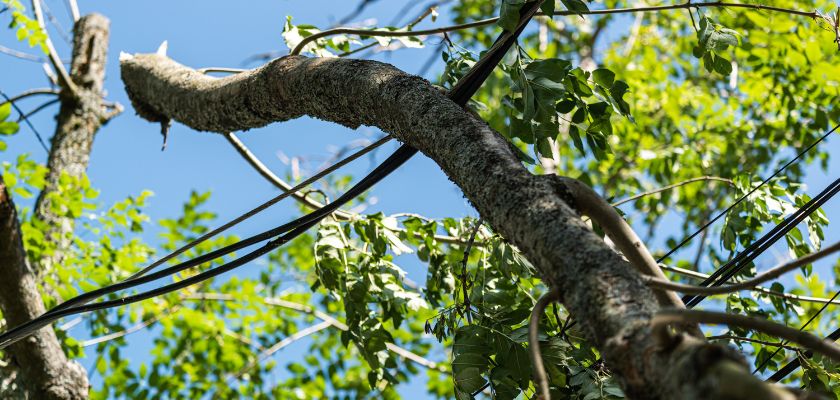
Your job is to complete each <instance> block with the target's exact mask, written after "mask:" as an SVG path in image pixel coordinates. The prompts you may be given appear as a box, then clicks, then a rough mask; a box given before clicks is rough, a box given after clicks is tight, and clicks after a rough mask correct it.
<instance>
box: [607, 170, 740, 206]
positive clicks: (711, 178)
mask: <svg viewBox="0 0 840 400" xmlns="http://www.w3.org/2000/svg"><path fill="white" fill-rule="evenodd" d="M700 181H718V182H726V183H728V184H730V185H733V184H734V182H732V179H727V178H721V177H718V176H700V177H697V178H691V179H687V180H684V181H682V182H677V183H673V184H670V185H668V186H663V187H661V188H658V189H654V190H650V191H647V192H643V193H639V194H636V195H633V196H630V197H628V198H626V199H621V200H619V201H616V202H615V203H612V206H613V207H618V206H620V205H622V204H624V203H628V202H631V201H633V200H636V199H640V198H642V197H645V196H650V195H652V194H657V193H662V192H665V191H668V190H671V189H674V188H678V187H680V186H685V185H688V184H689V183H694V182H700Z"/></svg>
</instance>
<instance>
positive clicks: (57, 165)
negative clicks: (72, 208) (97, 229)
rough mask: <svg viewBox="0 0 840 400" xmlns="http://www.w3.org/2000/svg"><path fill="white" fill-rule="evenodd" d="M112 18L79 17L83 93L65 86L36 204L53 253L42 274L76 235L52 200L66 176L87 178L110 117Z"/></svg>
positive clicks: (76, 51) (73, 74)
mask: <svg viewBox="0 0 840 400" xmlns="http://www.w3.org/2000/svg"><path fill="white" fill-rule="evenodd" d="M108 26H109V21H108V19H107V18H105V17H103V16H102V15H99V14H90V15H86V16H84V17H82V18H80V19H79V21H78V22H77V23H76V25H75V28H74V30H73V59H72V63H71V67H70V79H71V80H72V81H73V83H75V85H76V88H77V93H69V91H67V90H62V93H61V108H60V111H59V114H58V123H57V124H56V127H55V134H54V135H53V138H52V146H51V147H50V154H49V159H48V161H47V168H48V169H49V172H48V173H47V177H46V185H45V187H44V190H43V191H41V193H40V194H39V195H38V199H37V200H36V202H35V217H36V218H38V219H40V220H41V221H44V222H46V223H47V226H48V227H49V228H48V231H47V232H46V234H45V237H46V239H47V240H48V241H49V242H50V244H51V245H52V246H49V247H50V248H53V249H54V252H53V254H51V255H49V256H48V257H44V259H43V260H38V261H37V264H38V265H37V268H38V272H39V273H42V272H48V271H51V270H52V269H53V268H54V267H55V266H57V265H59V264H61V258H62V257H61V254H62V253H63V251H64V249H66V248H67V246H68V245H69V244H70V240H71V239H72V233H73V226H74V221H73V218H70V217H68V216H67V215H66V213H65V212H63V210H55V209H54V208H55V207H53V201H52V198H53V197H54V196H60V194H59V192H58V191H59V180H60V178H61V176H62V175H64V174H66V175H68V176H70V177H73V178H80V177H82V176H84V174H85V171H86V170H87V166H88V161H89V160H90V151H91V146H92V145H93V137H94V135H95V134H96V132H97V131H98V130H99V128H100V127H101V126H102V124H103V123H104V122H106V120H107V118H108V116H107V114H106V112H105V108H104V105H103V96H102V95H103V91H102V90H103V85H104V82H105V62H106V56H107V51H108V32H109V31H108V29H109V28H108Z"/></svg>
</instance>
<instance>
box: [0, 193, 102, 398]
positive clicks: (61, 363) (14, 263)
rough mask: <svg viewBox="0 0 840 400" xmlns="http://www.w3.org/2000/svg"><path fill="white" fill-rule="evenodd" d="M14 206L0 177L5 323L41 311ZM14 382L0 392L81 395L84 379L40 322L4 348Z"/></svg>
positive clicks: (0, 299)
mask: <svg viewBox="0 0 840 400" xmlns="http://www.w3.org/2000/svg"><path fill="white" fill-rule="evenodd" d="M25 257H26V255H25V253H24V250H23V241H22V239H21V234H20V225H19V223H18V218H17V212H16V210H15V205H14V203H12V199H11V198H10V197H9V194H8V192H7V191H6V185H5V183H4V182H3V181H2V178H1V177H0V275H2V279H0V309H2V310H3V318H5V320H6V323H7V324H8V325H12V326H14V325H18V324H22V323H24V322H27V321H29V320H31V319H33V318H35V317H37V316H39V315H41V314H43V313H44V311H45V308H44V301H43V300H42V299H41V294H40V292H39V291H38V286H37V285H36V284H35V274H33V273H32V271H31V270H30V269H29V266H28V265H27V264H26V258H25ZM9 355H10V357H11V362H10V365H9V366H8V367H7V368H4V371H3V373H4V374H14V375H16V376H15V378H16V379H15V380H14V381H13V382H14V383H12V384H13V385H16V386H17V387H3V388H0V395H2V396H3V398H30V399H61V400H69V399H84V398H87V391H88V381H87V376H86V374H85V371H84V369H83V368H82V366H81V365H79V364H77V363H75V362H72V361H69V360H67V357H65V355H64V352H63V351H62V350H61V345H60V344H59V342H58V338H56V336H55V332H54V331H53V330H52V328H51V327H45V328H42V329H41V330H39V331H38V332H36V333H35V334H33V335H32V336H29V337H28V338H26V339H24V340H21V341H20V342H18V343H15V344H13V345H12V346H10V348H9Z"/></svg>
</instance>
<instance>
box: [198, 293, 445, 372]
mask: <svg viewBox="0 0 840 400" xmlns="http://www.w3.org/2000/svg"><path fill="white" fill-rule="evenodd" d="M184 298H185V299H187V300H216V301H236V298H235V297H233V296H231V295H228V294H223V293H195V294H191V295H188V296H186V297H184ZM262 300H263V303H265V304H268V305H271V306H276V307H282V308H288V309H290V310H295V311H300V312H302V313H305V314H309V315H312V316H314V317H315V318H318V319H320V320H321V321H324V322H326V323H329V324H330V325H332V326H334V327H335V328H336V329H338V330H341V331H346V330H348V329H350V328H349V327H348V326H347V325H346V324H344V323H343V322H341V321H339V320H337V319H335V318H333V317H332V316H331V315H329V314H326V313H324V312H322V311H320V310H318V309H317V308H314V307H311V306H309V305H306V304H300V303H295V302H291V301H287V300H283V299H279V298H274V297H266V298H263V299H262ZM385 347H386V348H387V349H388V350H389V351H391V352H393V353H394V354H396V355H398V356H400V357H403V358H405V359H407V360H409V361H412V362H414V363H416V364H418V365H421V366H424V367H426V368H429V369H435V370H438V371H439V372H443V373H449V371H448V370H447V369H446V368H444V367H442V366H441V365H440V364H438V363H436V362H434V361H431V360H428V359H426V358H424V357H422V356H420V355H419V354H417V353H414V352H412V351H410V350H408V349H405V348H403V347H400V346H397V345H396V344H394V343H386V344H385Z"/></svg>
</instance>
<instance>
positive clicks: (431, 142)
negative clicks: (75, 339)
mask: <svg viewBox="0 0 840 400" xmlns="http://www.w3.org/2000/svg"><path fill="white" fill-rule="evenodd" d="M121 70H122V78H123V81H124V83H125V86H126V91H127V92H128V94H129V97H130V98H131V99H132V102H133V104H134V107H135V110H136V111H137V112H138V114H139V115H140V116H141V117H144V118H146V119H148V120H150V121H154V122H165V121H168V120H170V119H174V120H176V121H179V122H181V123H184V124H186V125H188V126H190V127H192V128H194V129H197V130H203V131H212V132H219V133H223V132H229V131H238V130H245V129H251V128H256V127H260V126H264V125H267V124H269V123H272V122H277V121H285V120H289V119H293V118H297V117H300V116H303V115H309V116H311V117H315V118H319V119H323V120H327V121H332V122H336V123H339V124H341V125H344V126H347V127H350V128H356V127H358V126H360V125H372V126H376V127H378V128H380V129H382V130H383V131H385V132H388V133H389V134H391V135H392V136H394V137H396V138H397V139H399V140H401V141H403V142H406V143H408V144H410V145H412V146H414V147H415V148H417V149H419V150H420V151H421V152H423V153H424V154H425V155H427V156H429V157H430V158H432V159H433V160H434V161H436V162H437V163H438V165H439V166H440V167H441V168H442V169H443V171H444V172H445V173H446V174H447V175H448V176H449V178H450V179H452V180H453V181H454V182H455V183H456V184H457V185H458V186H459V187H460V188H461V189H462V190H463V192H464V194H465V196H466V197H467V198H468V199H469V200H470V201H471V202H472V204H473V205H474V206H475V207H476V209H477V210H478V211H479V213H480V214H481V216H482V217H483V218H484V220H485V221H487V222H488V223H489V224H490V226H492V227H493V228H494V229H495V230H496V231H497V232H499V233H500V234H502V235H503V236H504V237H505V238H507V239H508V240H510V241H511V242H512V243H513V244H515V245H516V246H517V247H518V248H519V249H521V250H522V252H523V253H524V254H525V255H526V257H527V258H528V259H529V260H530V261H531V262H532V263H533V264H534V266H535V267H536V268H537V269H538V270H539V273H540V274H541V277H542V279H543V280H544V281H545V282H546V284H548V285H549V286H552V287H557V288H558V289H559V290H560V292H561V293H562V294H563V299H562V301H563V303H564V304H565V305H566V307H567V308H568V309H569V311H570V312H571V313H572V314H573V315H575V316H576V318H577V319H578V320H579V321H580V322H581V325H582V330H583V332H584V333H585V335H586V337H587V338H588V339H589V340H591V341H592V343H594V344H595V345H596V346H598V348H599V349H601V351H602V353H603V355H604V357H605V359H606V360H607V361H608V362H609V363H610V366H611V370H612V371H614V372H615V373H616V374H617V375H618V376H619V377H620V378H621V382H622V383H623V386H624V389H625V391H626V393H627V394H628V395H629V396H630V397H631V398H651V399H670V398H683V399H701V398H702V399H705V398H714V397H716V396H715V393H716V391H717V390H719V385H718V383H719V382H720V380H721V378H720V376H719V374H716V373H715V372H716V371H719V370H720V369H721V368H723V366H728V365H730V364H733V361H735V363H734V364H735V365H738V368H740V370H741V371H742V372H744V375H746V376H749V373H748V372H747V369H746V367H745V365H744V364H743V362H742V358H741V356H740V355H739V354H737V353H736V352H734V351H732V350H728V349H727V348H725V347H722V346H718V345H712V344H707V343H705V342H704V341H702V340H700V339H696V338H693V337H690V336H685V337H684V340H683V341H682V342H681V344H680V346H677V347H675V348H672V349H661V348H659V347H658V346H657V345H656V342H655V341H654V340H653V337H652V335H651V319H652V317H653V315H654V313H655V312H656V311H657V309H658V308H659V307H658V305H657V303H656V301H655V299H656V297H655V295H654V292H652V291H651V290H650V289H649V288H647V287H646V285H645V284H644V282H643V281H642V280H641V278H640V276H639V274H638V273H636V272H635V271H634V270H633V269H632V268H631V266H630V265H629V263H628V262H627V261H625V260H624V259H623V258H622V257H621V255H619V254H618V253H616V252H614V251H613V250H612V249H611V248H610V247H608V246H607V245H606V243H605V242H604V241H603V240H602V239H601V238H600V237H598V236H597V235H595V233H593V232H592V230H591V229H589V228H588V227H587V226H586V225H585V224H584V223H583V221H582V220H581V218H580V215H579V214H578V210H585V209H591V208H592V207H593V205H592V204H589V203H588V202H589V201H594V200H593V198H592V197H591V196H583V197H580V198H579V197H577V195H579V194H580V193H583V192H585V190H584V189H582V188H581V187H580V186H577V184H574V183H573V182H574V181H572V180H569V179H565V178H560V177H556V176H534V175H532V174H531V173H530V172H529V171H528V170H527V169H525V168H524V167H523V166H522V164H521V163H520V162H519V160H518V159H517V157H516V155H515V154H514V153H513V152H512V150H511V149H510V147H509V145H508V143H507V142H506V141H505V139H504V138H503V137H502V136H501V135H500V134H498V133H497V132H495V131H493V130H492V129H491V128H490V127H489V126H487V124H486V123H484V122H483V121H481V120H480V119H478V118H477V117H475V116H474V115H472V114H471V113H469V112H467V111H465V110H464V109H463V108H461V107H459V106H458V105H457V104H455V103H454V102H452V101H451V100H449V99H447V98H446V97H445V96H444V95H443V94H442V93H440V92H439V91H438V90H437V89H436V88H434V87H433V86H432V85H431V84H429V83H428V82H427V81H425V80H423V79H422V78H420V77H416V76H412V75H409V74H406V73H404V72H402V71H400V70H398V69H396V68H394V67H392V66H390V65H387V64H383V63H379V62H373V61H363V60H350V59H310V58H306V57H301V56H289V57H284V58H281V59H278V60H275V61H273V62H271V63H269V64H267V65H265V66H263V67H261V68H259V69H256V70H254V71H250V72H245V73H242V74H238V75H235V76H230V77H225V78H221V79H217V78H212V77H208V76H205V75H203V74H201V73H199V72H197V71H194V70H192V69H189V68H187V67H184V66H182V65H180V64H178V63H176V62H174V61H172V60H170V59H168V58H166V57H165V56H161V55H136V56H130V55H123V56H122V57H121ZM570 185H572V186H570ZM601 201H603V200H601ZM593 217H595V216H593ZM598 217H603V216H602V215H599V216H598ZM593 219H595V218H593ZM628 239H630V238H628ZM629 244H630V245H631V246H629V247H630V250H631V251H633V248H635V249H636V251H638V250H639V247H640V245H641V242H639V241H637V240H629ZM641 268H642V269H644V268H645V266H641ZM749 379H754V378H749ZM755 382H758V381H757V380H756V381H754V383H755ZM733 398H746V397H733Z"/></svg>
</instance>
